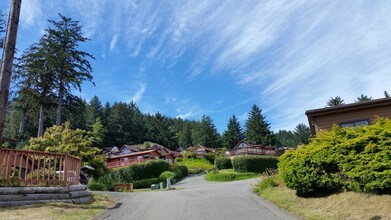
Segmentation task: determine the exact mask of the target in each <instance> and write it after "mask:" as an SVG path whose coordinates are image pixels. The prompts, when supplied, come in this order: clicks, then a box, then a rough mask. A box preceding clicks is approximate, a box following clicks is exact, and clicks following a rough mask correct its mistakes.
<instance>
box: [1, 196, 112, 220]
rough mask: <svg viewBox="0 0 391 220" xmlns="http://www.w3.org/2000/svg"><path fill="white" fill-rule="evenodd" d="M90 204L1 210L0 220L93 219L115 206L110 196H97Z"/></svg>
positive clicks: (50, 205) (47, 205)
mask: <svg viewBox="0 0 391 220" xmlns="http://www.w3.org/2000/svg"><path fill="white" fill-rule="evenodd" d="M93 198H94V199H93V202H92V203H88V204H72V203H50V204H37V205H28V206H18V207H7V208H0V216H1V217H0V219H69V220H71V219H72V220H73V219H92V218H93V217H94V216H96V215H98V214H99V213H101V212H103V211H104V210H105V209H107V208H110V207H112V206H113V205H114V200H113V198H111V197H110V196H108V195H102V194H95V195H94V197H93Z"/></svg>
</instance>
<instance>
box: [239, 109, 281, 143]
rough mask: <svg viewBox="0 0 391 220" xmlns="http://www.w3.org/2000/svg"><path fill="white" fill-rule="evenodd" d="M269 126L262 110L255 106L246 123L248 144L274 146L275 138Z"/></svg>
mask: <svg viewBox="0 0 391 220" xmlns="http://www.w3.org/2000/svg"><path fill="white" fill-rule="evenodd" d="M269 126H270V124H269V123H268V122H267V121H266V120H265V116H263V115H262V110H261V109H260V108H259V107H258V106H257V105H253V107H252V108H251V112H250V113H249V117H248V119H247V121H246V137H247V142H248V143H250V144H261V145H269V144H274V142H275V137H274V134H273V133H272V132H271V131H270V127H269Z"/></svg>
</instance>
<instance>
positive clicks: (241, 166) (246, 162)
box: [232, 156, 278, 173]
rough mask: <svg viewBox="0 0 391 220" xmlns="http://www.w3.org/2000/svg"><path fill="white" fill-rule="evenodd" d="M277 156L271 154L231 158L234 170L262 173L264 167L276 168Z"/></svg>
mask: <svg viewBox="0 0 391 220" xmlns="http://www.w3.org/2000/svg"><path fill="white" fill-rule="evenodd" d="M277 163H278V158H277V157H273V156H238V157H235V158H234V159H233V160H232V165H233V168H234V170H235V171H236V172H255V173H263V172H265V170H266V169H268V168H271V169H276V168H277Z"/></svg>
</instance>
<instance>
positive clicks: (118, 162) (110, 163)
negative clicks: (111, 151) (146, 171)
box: [106, 150, 161, 168]
mask: <svg viewBox="0 0 391 220" xmlns="http://www.w3.org/2000/svg"><path fill="white" fill-rule="evenodd" d="M160 156H161V155H160V154H159V152H157V150H147V151H141V152H133V153H129V154H120V155H113V156H110V157H108V158H107V160H106V162H107V167H108V168H117V167H126V166H129V165H132V164H136V163H142V162H146V161H149V160H158V159H160Z"/></svg>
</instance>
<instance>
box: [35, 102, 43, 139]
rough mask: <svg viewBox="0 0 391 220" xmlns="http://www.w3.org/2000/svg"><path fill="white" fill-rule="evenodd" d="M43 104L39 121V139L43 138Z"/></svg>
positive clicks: (40, 108)
mask: <svg viewBox="0 0 391 220" xmlns="http://www.w3.org/2000/svg"><path fill="white" fill-rule="evenodd" d="M44 117H45V115H44V112H43V104H41V106H40V107H39V120H38V135H37V136H38V137H42V136H43V120H44Z"/></svg>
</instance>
